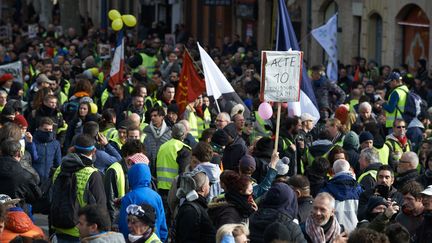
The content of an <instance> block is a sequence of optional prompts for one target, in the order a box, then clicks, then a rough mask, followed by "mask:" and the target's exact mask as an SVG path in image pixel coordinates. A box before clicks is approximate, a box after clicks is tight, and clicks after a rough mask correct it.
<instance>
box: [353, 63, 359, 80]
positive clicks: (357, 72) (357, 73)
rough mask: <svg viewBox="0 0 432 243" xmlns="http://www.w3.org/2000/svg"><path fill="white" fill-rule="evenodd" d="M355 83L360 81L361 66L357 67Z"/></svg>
mask: <svg viewBox="0 0 432 243" xmlns="http://www.w3.org/2000/svg"><path fill="white" fill-rule="evenodd" d="M354 81H360V66H357V68H356V70H355V73H354Z"/></svg>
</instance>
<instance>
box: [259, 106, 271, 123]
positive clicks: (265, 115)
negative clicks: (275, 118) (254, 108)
mask: <svg viewBox="0 0 432 243" xmlns="http://www.w3.org/2000/svg"><path fill="white" fill-rule="evenodd" d="M258 114H259V115H260V117H261V118H262V119H264V120H267V119H269V118H270V117H272V115H273V109H272V107H271V105H270V104H269V103H267V102H263V103H261V104H260V105H259V107H258Z"/></svg>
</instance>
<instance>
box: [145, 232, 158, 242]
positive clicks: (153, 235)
mask: <svg viewBox="0 0 432 243" xmlns="http://www.w3.org/2000/svg"><path fill="white" fill-rule="evenodd" d="M144 243H162V241H161V240H160V239H159V237H157V235H156V234H155V233H154V232H153V233H152V235H151V236H150V238H148V239H147V240H146V241H144Z"/></svg>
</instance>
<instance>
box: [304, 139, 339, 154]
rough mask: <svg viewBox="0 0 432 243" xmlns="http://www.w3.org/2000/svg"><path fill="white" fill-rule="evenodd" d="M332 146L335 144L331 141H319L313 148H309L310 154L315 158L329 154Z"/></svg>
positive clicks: (313, 144)
mask: <svg viewBox="0 0 432 243" xmlns="http://www.w3.org/2000/svg"><path fill="white" fill-rule="evenodd" d="M332 146H333V143H332V142H331V141H330V140H317V141H315V142H313V143H312V146H311V147H310V148H309V152H310V153H311V154H312V156H313V157H314V158H317V157H320V156H323V155H324V154H325V153H327V152H329V151H330V149H331V148H332Z"/></svg>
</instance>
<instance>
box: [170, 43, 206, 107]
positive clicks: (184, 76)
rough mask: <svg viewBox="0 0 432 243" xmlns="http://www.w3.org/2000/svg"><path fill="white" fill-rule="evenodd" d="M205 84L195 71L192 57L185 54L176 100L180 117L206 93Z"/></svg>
mask: <svg viewBox="0 0 432 243" xmlns="http://www.w3.org/2000/svg"><path fill="white" fill-rule="evenodd" d="M205 88H206V87H205V82H204V80H203V79H202V78H201V77H200V75H199V74H198V72H197V71H196V70H195V67H194V65H193V61H192V58H191V56H190V55H189V53H188V52H187V51H185V52H184V54H183V67H182V70H181V72H180V78H179V84H178V86H177V92H176V95H175V100H176V101H177V105H178V107H179V115H181V114H183V112H184V111H185V109H186V106H187V105H188V104H189V103H191V102H193V101H195V100H196V98H198V96H200V95H201V94H202V93H204V90H205Z"/></svg>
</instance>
